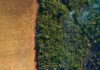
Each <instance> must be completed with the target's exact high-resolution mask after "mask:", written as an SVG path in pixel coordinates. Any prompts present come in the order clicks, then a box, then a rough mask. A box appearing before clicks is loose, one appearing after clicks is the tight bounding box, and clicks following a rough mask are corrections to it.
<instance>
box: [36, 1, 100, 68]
mask: <svg viewBox="0 0 100 70" xmlns="http://www.w3.org/2000/svg"><path fill="white" fill-rule="evenodd" d="M93 3H96V2H95V1H94V0H39V5H40V7H39V13H38V18H37V27H36V29H37V31H36V44H37V51H38V52H37V55H38V57H37V64H38V70H83V68H84V66H83V65H84V64H86V63H87V61H88V60H89V61H90V60H91V59H95V60H96V58H94V57H95V56H94V55H96V56H97V54H95V51H96V50H98V48H99V49H100V44H99V42H100V39H99V34H100V31H99V30H100V25H99V23H100V22H99V19H100V17H99V15H98V13H95V12H96V10H95V9H94V10H95V12H93V7H91V6H92V4H93ZM98 5H99V4H98ZM88 7H89V8H88ZM95 47H96V48H95ZM87 55H88V56H89V58H88V57H87ZM98 55H99V54H98ZM93 61H94V60H93Z"/></svg>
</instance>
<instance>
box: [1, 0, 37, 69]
mask: <svg viewBox="0 0 100 70" xmlns="http://www.w3.org/2000/svg"><path fill="white" fill-rule="evenodd" d="M37 9H38V4H37V2H36V0H0V70H36V63H35V61H34V59H35V50H34V47H35V25H36V23H35V21H36V14H37Z"/></svg>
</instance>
